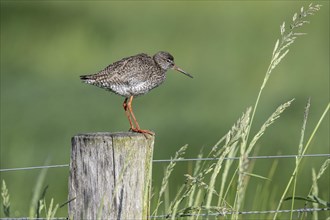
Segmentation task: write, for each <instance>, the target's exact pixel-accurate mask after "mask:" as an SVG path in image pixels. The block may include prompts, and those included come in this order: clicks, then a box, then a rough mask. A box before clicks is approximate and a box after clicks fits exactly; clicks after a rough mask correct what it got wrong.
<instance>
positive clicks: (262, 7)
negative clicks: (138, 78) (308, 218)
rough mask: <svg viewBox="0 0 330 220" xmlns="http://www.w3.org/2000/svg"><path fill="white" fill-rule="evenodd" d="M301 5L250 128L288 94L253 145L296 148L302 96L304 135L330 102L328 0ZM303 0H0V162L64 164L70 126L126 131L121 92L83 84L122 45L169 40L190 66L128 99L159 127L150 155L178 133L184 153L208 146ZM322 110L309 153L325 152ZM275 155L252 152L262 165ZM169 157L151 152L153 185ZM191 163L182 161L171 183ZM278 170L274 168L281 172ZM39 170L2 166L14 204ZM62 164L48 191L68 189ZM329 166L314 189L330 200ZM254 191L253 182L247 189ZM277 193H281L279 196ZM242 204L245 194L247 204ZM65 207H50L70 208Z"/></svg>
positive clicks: (280, 179)
mask: <svg viewBox="0 0 330 220" xmlns="http://www.w3.org/2000/svg"><path fill="white" fill-rule="evenodd" d="M318 3H320V4H322V5H323V7H322V8H321V10H320V11H319V13H317V14H316V15H315V16H312V17H309V18H308V20H310V21H311V23H310V24H308V25H305V26H304V27H303V28H302V29H301V30H300V31H301V32H307V33H308V34H307V35H306V36H302V37H299V39H297V41H296V42H295V43H294V45H293V46H292V47H291V48H290V53H289V54H288V55H287V57H286V58H285V59H284V60H283V62H282V63H281V64H280V65H279V66H278V68H277V69H276V70H275V71H274V72H273V74H272V76H271V79H270V81H269V84H268V85H267V87H266V89H265V91H264V94H263V96H262V98H261V102H260V106H259V109H258V111H257V115H256V118H255V122H254V128H253V129H252V134H254V133H255V132H256V131H257V130H258V129H259V127H260V126H261V125H262V123H263V122H264V121H265V120H266V119H267V118H268V117H269V116H270V114H271V113H272V112H273V111H274V110H275V109H276V107H277V106H279V105H280V104H282V103H284V102H286V101H288V100H290V99H292V98H295V99H296V100H295V101H294V103H293V105H292V106H291V107H290V108H289V109H287V111H285V112H284V113H283V115H282V116H281V118H280V119H278V120H277V121H276V123H275V124H274V125H273V126H272V127H270V128H269V129H268V130H267V132H266V133H265V135H264V136H263V137H262V139H261V140H260V142H259V147H260V150H259V152H258V155H277V154H296V153H297V146H298V143H299V135H300V128H301V125H302V119H303V112H304V107H305V105H306V102H307V99H308V98H309V97H311V100H312V101H311V109H310V116H309V119H308V124H307V130H306V138H308V137H309V135H310V134H311V132H312V130H313V128H314V126H315V124H316V123H317V121H318V119H319V118H320V116H321V114H322V112H323V111H324V108H325V106H326V105H327V103H328V102H329V2H328V1H320V2H318ZM308 4H309V2H305V1H265V2H262V1H233V2H230V1H218V2H217V1H209V2H202V1H201V2H199V1H191V2H188V1H178V2H174V1H168V2H167V1H156V2H151V1H143V2H142V1H141V2H138V1H123V2H120V1H58V2H57V1H18V2H16V1H1V168H2V169H3V168H14V167H29V166H36V165H43V164H44V163H45V161H46V159H47V158H50V160H51V162H50V164H67V163H69V157H70V144H71V143H70V138H71V137H72V136H73V135H75V134H77V133H83V132H97V131H111V132H116V131H127V129H128V128H129V124H128V121H127V118H126V117H125V114H124V111H123V109H122V102H123V100H124V99H123V98H122V97H120V96H117V95H113V94H111V93H109V92H106V91H105V90H102V89H99V88H97V87H94V86H89V85H85V84H82V83H81V82H80V80H79V75H83V74H89V73H94V72H97V71H99V70H101V69H103V68H104V67H106V66H107V65H108V64H110V63H112V62H114V61H116V60H119V59H121V58H123V57H126V56H130V55H134V54H137V53H141V52H145V53H148V54H154V53H156V52H157V51H160V50H165V51H169V52H170V53H171V54H172V55H173V56H174V57H175V61H176V64H177V65H178V66H179V67H181V68H182V69H184V70H185V71H187V72H189V73H190V74H192V75H193V76H194V79H190V78H188V77H186V76H184V75H182V74H178V73H177V72H175V71H169V72H168V77H167V80H166V82H165V83H164V84H163V85H162V86H160V87H158V88H157V89H155V90H153V91H152V92H150V93H149V94H147V95H145V96H142V97H139V98H137V99H135V100H134V103H133V104H134V106H133V108H134V110H135V114H136V116H137V118H138V120H139V123H140V125H141V127H142V128H144V129H151V130H153V131H155V133H156V143H155V150H154V159H168V158H170V157H171V156H173V155H174V153H175V151H176V150H178V149H179V147H181V146H182V145H184V144H189V149H188V152H187V155H186V157H187V158H191V157H196V156H197V154H198V152H199V151H200V150H201V149H202V148H203V149H204V152H205V153H206V152H208V151H209V149H210V148H211V147H212V146H213V145H214V144H215V143H216V142H217V141H218V140H219V139H220V138H221V137H222V136H223V135H224V134H225V133H226V132H227V131H228V130H229V129H230V128H231V126H232V125H233V124H234V123H235V122H236V120H237V119H238V118H239V117H240V116H241V114H242V112H244V111H245V109H246V108H247V107H248V106H251V105H253V104H254V102H255V100H256V97H257V94H258V91H259V88H260V85H261V83H262V80H263V77H264V74H265V72H266V69H267V67H268V64H269V62H270V57H271V53H272V50H273V47H274V45H275V41H276V39H277V38H278V37H279V36H280V33H279V27H280V24H282V22H283V21H286V22H288V23H289V22H291V21H292V16H293V14H294V13H295V12H298V11H299V10H300V7H301V6H305V7H307V6H308ZM328 122H329V116H327V117H326V120H325V122H323V123H322V125H321V127H320V130H319V132H318V133H317V134H316V137H315V139H314V141H313V142H312V146H311V147H310V150H309V152H308V153H329V151H330V150H329V123H328ZM324 160H325V158H315V159H313V158H308V159H306V160H305V162H304V164H303V169H302V170H301V172H300V176H299V179H298V180H299V181H301V182H300V183H298V189H297V190H298V192H297V193H298V194H299V195H302V196H306V195H307V194H308V191H309V188H310V184H311V169H312V168H313V167H314V168H316V169H317V170H318V169H319V167H320V165H321V164H322V163H323V161H324ZM272 162H273V161H272V160H261V161H257V163H256V165H255V173H257V174H259V175H266V174H267V173H268V172H269V168H270V166H271V164H272ZM294 163H295V162H294V160H292V159H282V160H280V165H279V168H278V172H277V173H276V176H275V178H274V180H273V181H272V184H274V187H276V188H277V189H278V190H279V192H282V191H283V190H284V188H283V187H284V186H285V184H286V183H287V181H288V179H289V177H290V174H291V172H292V170H293V167H294ZM165 165H166V164H159V163H157V164H154V167H153V174H154V176H153V177H154V186H155V187H156V188H157V187H159V184H160V183H159V182H160V178H161V176H162V172H163V169H164V166H165ZM188 167H189V164H187V163H180V164H178V170H177V172H175V177H176V178H173V179H172V182H171V183H170V189H171V191H172V192H174V191H175V189H176V188H177V186H178V184H180V183H181V182H180V181H181V180H182V179H183V178H182V176H183V174H184V173H186V172H188ZM279 171H280V172H279ZM39 173H40V170H32V171H13V172H2V173H1V179H5V181H6V182H7V186H8V188H9V192H10V196H11V201H12V205H11V211H12V213H13V215H14V216H27V215H28V208H29V204H30V201H31V197H32V193H33V187H34V185H35V182H36V179H37V176H38V174H39ZM68 173H69V170H68V168H56V169H50V170H49V171H48V173H47V177H46V180H45V184H44V185H47V184H48V185H49V190H48V192H47V197H48V198H51V197H54V199H55V202H57V203H62V202H65V201H66V200H67V188H68V187H67V181H68ZM329 191H330V190H329V173H328V174H327V176H326V177H324V178H322V179H321V180H320V197H321V198H323V199H325V200H326V199H328V200H329V197H330V195H329ZM249 193H251V195H253V193H254V191H253V190H251V191H248V192H247V198H248V197H249ZM280 194H281V193H279V196H280ZM246 208H247V209H248V204H247V207H246ZM66 213H67V210H66V208H62V209H60V211H59V213H58V216H66ZM2 215H3V214H2V213H1V216H2Z"/></svg>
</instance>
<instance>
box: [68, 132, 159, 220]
mask: <svg viewBox="0 0 330 220" xmlns="http://www.w3.org/2000/svg"><path fill="white" fill-rule="evenodd" d="M153 145H154V136H150V135H148V138H146V137H145V136H144V135H143V134H139V133H133V132H125V133H106V132H104V133H90V134H79V135H76V136H74V137H73V138H72V151H71V161H70V177H69V199H73V198H75V199H74V200H72V201H71V202H70V203H69V218H70V219H148V218H149V215H150V212H149V206H150V203H149V200H150V190H151V168H152V154H153Z"/></svg>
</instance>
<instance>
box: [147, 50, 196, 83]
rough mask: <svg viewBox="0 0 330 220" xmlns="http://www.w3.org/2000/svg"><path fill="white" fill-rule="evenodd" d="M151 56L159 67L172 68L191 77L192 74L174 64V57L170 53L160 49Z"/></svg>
mask: <svg viewBox="0 0 330 220" xmlns="http://www.w3.org/2000/svg"><path fill="white" fill-rule="evenodd" d="M153 58H154V60H155V62H156V63H157V64H158V65H159V66H160V68H162V69H163V70H168V69H174V70H176V71H179V72H181V73H183V74H185V75H186V76H189V77H190V78H193V76H192V75H190V74H189V73H187V72H185V71H184V70H182V69H180V68H179V67H177V66H176V65H175V63H174V57H173V56H172V55H171V54H170V53H168V52H164V51H160V52H158V53H156V54H155V55H154V57H153Z"/></svg>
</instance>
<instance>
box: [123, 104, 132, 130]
mask: <svg viewBox="0 0 330 220" xmlns="http://www.w3.org/2000/svg"><path fill="white" fill-rule="evenodd" d="M127 100H128V98H126V99H125V101H124V103H123V107H124V110H125V114H126V116H127V118H128V121H129V124H130V126H131V129H132V130H133V129H135V128H134V125H133V123H132V120H131V115H130V113H129V109H128V106H127Z"/></svg>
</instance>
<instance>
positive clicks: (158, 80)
mask: <svg viewBox="0 0 330 220" xmlns="http://www.w3.org/2000/svg"><path fill="white" fill-rule="evenodd" d="M168 69H174V70H177V71H179V72H181V73H183V74H185V75H187V76H189V77H191V78H192V76H191V75H190V74H189V73H186V72H185V71H183V70H182V69H180V68H179V67H177V66H176V65H175V64H174V58H173V56H172V55H171V54H169V53H168V52H163V51H161V52H158V53H156V54H155V55H154V56H153V57H151V56H148V55H147V54H145V53H141V54H137V55H135V56H130V57H126V58H123V59H121V60H119V61H117V62H114V63H112V64H110V65H109V66H107V67H106V68H105V69H104V70H101V71H100V72H98V73H96V74H92V75H83V76H80V79H81V80H82V81H83V82H85V83H87V84H91V85H95V86H98V87H100V88H103V89H106V90H109V91H111V92H113V93H116V94H118V95H121V96H124V97H125V98H126V99H125V101H124V104H123V107H124V109H125V112H126V115H127V117H128V120H129V122H130V125H131V130H132V131H135V132H140V133H148V134H152V132H150V131H148V130H141V129H140V127H139V125H138V123H137V121H136V118H135V116H134V114H133V111H132V107H131V103H132V100H133V97H135V96H139V95H143V94H146V93H148V92H149V91H150V90H152V89H154V88H156V87H157V86H159V85H160V84H162V83H163V82H164V80H165V79H166V71H167V70H168ZM130 117H132V118H133V120H134V123H135V125H133V123H132V121H131V118H130Z"/></svg>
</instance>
